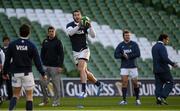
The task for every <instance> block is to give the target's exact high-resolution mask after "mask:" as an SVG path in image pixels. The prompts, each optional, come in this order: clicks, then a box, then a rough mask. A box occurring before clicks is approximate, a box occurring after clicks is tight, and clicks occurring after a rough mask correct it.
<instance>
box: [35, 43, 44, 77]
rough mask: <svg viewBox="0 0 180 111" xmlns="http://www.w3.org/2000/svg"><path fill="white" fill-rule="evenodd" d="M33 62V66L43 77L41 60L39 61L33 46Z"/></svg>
mask: <svg viewBox="0 0 180 111" xmlns="http://www.w3.org/2000/svg"><path fill="white" fill-rule="evenodd" d="M33 61H34V64H35V66H36V68H37V70H38V71H39V73H40V74H41V75H42V76H45V72H44V70H43V66H42V63H41V59H40V56H39V53H38V50H37V48H36V47H35V46H33Z"/></svg>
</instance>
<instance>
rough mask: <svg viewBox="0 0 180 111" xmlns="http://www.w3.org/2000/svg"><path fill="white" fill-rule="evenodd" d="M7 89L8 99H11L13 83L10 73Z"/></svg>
mask: <svg viewBox="0 0 180 111" xmlns="http://www.w3.org/2000/svg"><path fill="white" fill-rule="evenodd" d="M6 90H7V94H8V97H7V100H11V98H12V96H13V94H12V83H11V74H9V79H8V80H6Z"/></svg>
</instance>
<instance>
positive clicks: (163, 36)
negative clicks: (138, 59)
mask: <svg viewBox="0 0 180 111" xmlns="http://www.w3.org/2000/svg"><path fill="white" fill-rule="evenodd" d="M168 37H169V36H168V35H167V34H161V35H160V36H159V38H158V41H163V40H164V39H167V38H168Z"/></svg>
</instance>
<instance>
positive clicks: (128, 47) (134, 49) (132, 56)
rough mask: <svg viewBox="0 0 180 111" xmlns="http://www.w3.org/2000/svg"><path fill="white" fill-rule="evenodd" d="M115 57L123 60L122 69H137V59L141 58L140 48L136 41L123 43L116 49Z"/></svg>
mask: <svg viewBox="0 0 180 111" xmlns="http://www.w3.org/2000/svg"><path fill="white" fill-rule="evenodd" d="M123 53H126V54H127V56H128V59H126V58H125V57H124V56H123ZM114 57H115V58H116V59H121V68H135V67H137V63H136V58H137V57H140V50H139V46H138V44H137V43H136V42H134V41H130V42H128V43H125V42H124V41H123V42H121V43H120V44H119V45H118V46H117V47H116V49H115V53H114Z"/></svg>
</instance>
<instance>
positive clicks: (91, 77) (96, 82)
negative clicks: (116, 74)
mask: <svg viewBox="0 0 180 111" xmlns="http://www.w3.org/2000/svg"><path fill="white" fill-rule="evenodd" d="M86 74H87V79H88V80H89V81H91V82H93V83H94V84H95V85H96V86H97V87H98V90H97V95H98V96H99V95H100V93H101V90H102V87H103V84H102V83H101V82H100V81H98V80H97V79H96V78H95V76H94V74H93V73H92V72H90V71H89V70H88V69H87V68H86Z"/></svg>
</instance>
